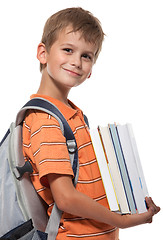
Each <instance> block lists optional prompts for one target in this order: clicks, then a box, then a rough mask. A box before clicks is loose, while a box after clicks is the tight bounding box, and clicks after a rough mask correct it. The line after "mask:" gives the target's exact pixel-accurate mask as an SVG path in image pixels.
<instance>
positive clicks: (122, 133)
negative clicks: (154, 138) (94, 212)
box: [117, 124, 146, 213]
mask: <svg viewBox="0 0 163 240" xmlns="http://www.w3.org/2000/svg"><path fill="white" fill-rule="evenodd" d="M117 132H118V135H119V139H120V143H121V146H122V149H123V154H124V158H125V162H126V166H127V169H128V174H129V178H130V182H131V187H132V191H133V195H134V199H135V203H136V210H137V211H138V213H143V212H145V211H146V204H145V199H144V193H143V188H142V185H141V182H140V175H139V172H138V167H137V164H136V159H135V155H134V152H133V148H132V144H131V141H130V136H129V131H128V127H127V124H126V125H124V126H117Z"/></svg>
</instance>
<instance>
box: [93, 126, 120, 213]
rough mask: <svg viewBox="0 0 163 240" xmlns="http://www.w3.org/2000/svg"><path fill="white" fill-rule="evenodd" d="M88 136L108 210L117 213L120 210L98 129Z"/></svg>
mask: <svg viewBox="0 0 163 240" xmlns="http://www.w3.org/2000/svg"><path fill="white" fill-rule="evenodd" d="M90 135H91V139H92V144H93V147H94V151H95V155H96V158H97V162H98V165H99V170H100V173H101V178H102V181H103V185H104V189H105V193H106V196H107V200H108V204H109V207H110V210H111V211H118V212H119V210H120V209H119V206H118V202H117V198H116V194H115V191H114V186H113V182H112V179H111V174H110V171H109V168H108V165H107V161H106V158H105V154H104V150H103V147H102V143H101V139H100V135H99V132H98V129H90Z"/></svg>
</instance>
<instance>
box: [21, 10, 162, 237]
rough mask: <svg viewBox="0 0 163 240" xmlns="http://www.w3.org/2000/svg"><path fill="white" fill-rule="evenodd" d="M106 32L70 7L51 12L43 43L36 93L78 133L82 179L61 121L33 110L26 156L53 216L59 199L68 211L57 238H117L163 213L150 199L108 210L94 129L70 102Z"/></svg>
mask: <svg viewBox="0 0 163 240" xmlns="http://www.w3.org/2000/svg"><path fill="white" fill-rule="evenodd" d="M103 38H104V33H103V31H102V28H101V25H100V23H99V21H98V19H96V18H95V17H94V16H93V15H92V14H91V13H89V12H88V11H85V10H83V9H81V8H70V9H65V10H62V11H59V12H58V13H56V14H54V15H53V16H51V17H50V18H49V19H48V20H47V22H46V24H45V27H44V33H43V36H42V41H41V43H40V44H39V45H38V50H37V58H38V60H39V61H40V69H41V73H42V78H41V84H40V87H39V89H38V92H37V94H35V95H32V97H31V98H33V97H42V98H45V99H47V100H49V101H51V102H52V103H54V104H55V105H56V106H57V107H58V108H59V110H60V111H61V112H62V114H63V115H64V116H65V118H66V120H67V121H68V123H69V125H70V127H71V128H72V131H73V133H74V135H75V138H76V142H77V147H78V157H79V178H78V183H77V186H76V188H75V187H74V186H73V183H72V179H73V177H74V176H73V171H72V167H71V163H70V159H69V154H68V150H67V146H66V141H65V138H64V136H63V135H62V132H61V129H60V127H59V123H58V122H57V120H56V119H55V118H53V117H51V116H50V115H48V114H46V113H43V112H41V111H29V112H28V114H27V116H26V118H25V121H24V125H23V150H24V156H25V158H27V159H30V160H31V163H32V165H33V169H34V172H33V174H32V176H31V180H32V182H33V185H34V187H35V189H36V191H37V192H38V194H39V195H40V196H41V197H42V199H43V200H44V201H45V203H46V204H47V208H48V210H47V212H48V214H49V215H50V213H51V210H52V207H53V204H54V202H55V203H56V204H57V206H58V208H59V209H61V210H62V211H63V214H62V218H61V222H60V227H59V231H58V235H57V238H56V239H57V240H61V239H62V240H63V239H78V238H82V239H85V240H86V239H100V240H103V239H105V240H106V239H108V240H111V239H112V240H113V239H114V240H118V239H119V231H118V228H126V227H131V226H135V225H138V224H143V223H147V222H152V217H153V215H154V214H156V213H157V212H159V207H157V206H156V205H155V204H154V203H153V201H152V199H151V198H147V199H146V201H147V205H148V208H149V209H148V212H147V213H144V214H135V215H131V216H130V215H126V216H121V215H119V214H116V213H113V212H111V211H110V210H109V207H108V204H107V200H106V195H105V191H104V188H103V184H102V180H101V176H100V172H99V169H98V165H97V161H96V157H95V155H94V151H93V147H92V143H91V139H90V135H89V130H88V127H87V125H86V123H85V122H84V118H83V113H82V111H81V110H80V109H79V108H77V107H76V106H75V105H74V104H73V103H72V102H71V101H69V100H68V94H69V91H70V90H71V88H72V87H75V86H78V85H79V84H81V83H82V82H84V81H85V80H86V79H87V78H89V77H90V75H91V72H92V67H93V65H94V63H95V62H96V59H97V57H98V54H99V52H100V50H101V46H102V42H103Z"/></svg>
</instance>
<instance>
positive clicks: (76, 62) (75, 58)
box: [71, 55, 82, 68]
mask: <svg viewBox="0 0 163 240" xmlns="http://www.w3.org/2000/svg"><path fill="white" fill-rule="evenodd" d="M71 65H72V66H75V67H77V68H81V66H82V62H81V57H80V56H77V55H76V56H75V55H74V56H72V59H71Z"/></svg>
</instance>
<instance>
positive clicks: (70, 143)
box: [15, 98, 79, 240]
mask: <svg viewBox="0 0 163 240" xmlns="http://www.w3.org/2000/svg"><path fill="white" fill-rule="evenodd" d="M29 109H33V110H41V111H43V112H46V113H48V114H50V115H51V116H53V117H55V118H56V119H57V121H58V122H59V124H60V127H61V130H62V133H63V135H64V136H65V138H66V142H67V148H68V151H69V156H70V160H71V165H72V169H73V172H74V177H75V178H74V186H76V184H77V181H78V175H79V163H78V151H77V144H76V140H75V136H74V134H73V132H72V129H71V128H70V126H69V124H68V122H67V120H66V119H65V118H64V116H63V115H62V113H61V112H60V111H59V109H58V108H57V107H56V106H55V105H54V104H52V103H51V102H49V101H48V100H46V99H43V98H34V99H32V100H30V101H29V102H27V103H26V104H25V105H24V106H23V108H22V109H21V110H20V111H19V113H18V114H17V117H16V122H15V125H16V126H18V125H20V124H21V123H22V121H23V120H24V118H25V114H26V111H27V110H29ZM61 216H62V211H60V210H59V209H58V208H57V206H56V204H54V206H53V210H52V213H51V216H50V219H49V222H48V225H47V228H46V232H47V233H48V240H51V239H52V240H53V239H55V238H56V236H57V233H58V228H59V224H60V219H61Z"/></svg>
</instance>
